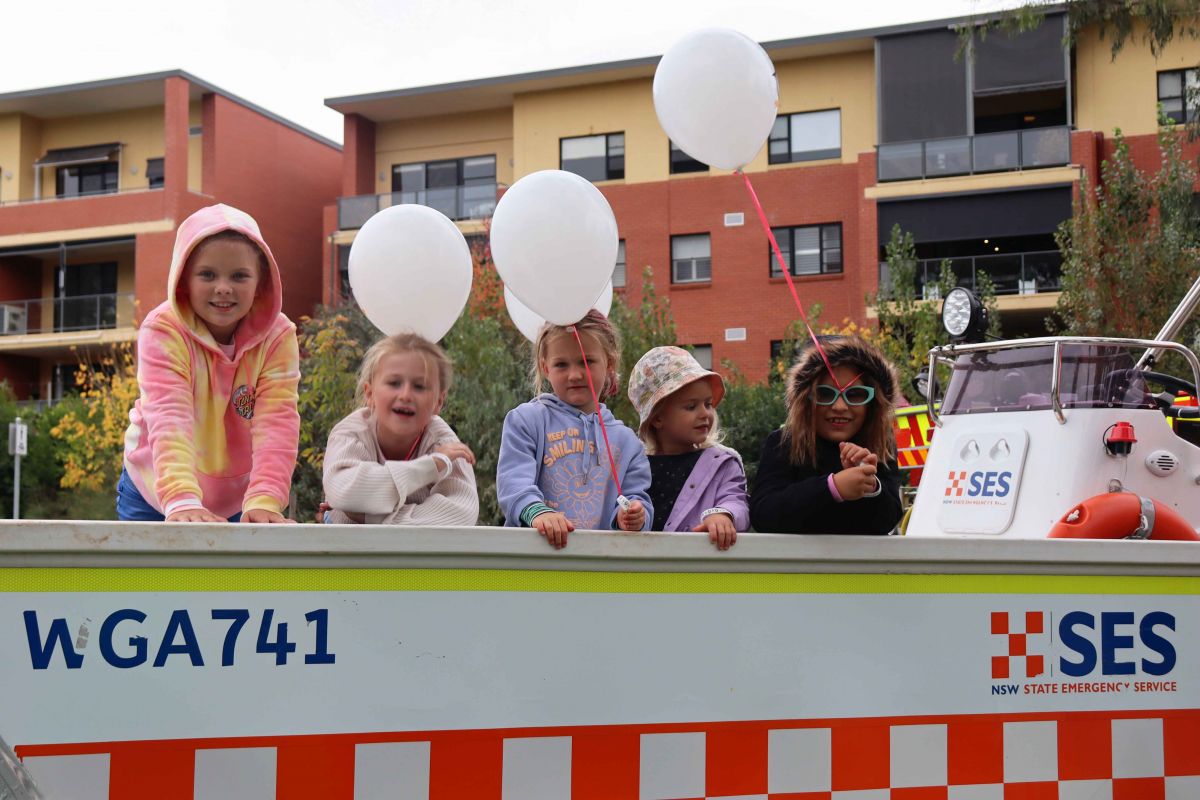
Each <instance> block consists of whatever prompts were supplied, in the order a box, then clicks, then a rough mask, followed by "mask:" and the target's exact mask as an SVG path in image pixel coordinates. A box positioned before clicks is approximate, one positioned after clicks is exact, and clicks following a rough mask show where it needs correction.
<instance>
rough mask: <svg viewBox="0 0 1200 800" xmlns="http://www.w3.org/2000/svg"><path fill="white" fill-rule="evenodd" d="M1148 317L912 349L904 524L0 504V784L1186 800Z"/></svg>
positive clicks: (1163, 418) (225, 792) (117, 792)
mask: <svg viewBox="0 0 1200 800" xmlns="http://www.w3.org/2000/svg"><path fill="white" fill-rule="evenodd" d="M948 299H950V298H948ZM963 302H966V301H963ZM968 305H969V302H968ZM951 310H952V311H953V307H952V309H951ZM964 327H965V326H964ZM1169 338H1170V335H1169V333H1168V334H1165V335H1160V336H1158V337H1157V338H1156V339H1154V340H1148V341H1139V340H1123V339H1096V338H1090V339H1069V338H1051V339H1037V340H1024V341H1019V342H996V343H989V344H956V345H951V346H948V347H944V348H939V349H937V350H935V351H934V352H933V353H932V354H931V363H932V365H933V367H934V368H935V370H936V368H937V367H938V365H944V367H943V368H948V369H949V371H950V373H951V378H950V380H949V383H948V386H947V389H946V392H945V394H944V397H940V398H939V394H938V392H937V387H936V384H935V386H934V387H933V391H931V392H930V395H931V396H932V397H933V398H934V399H935V401H938V402H933V403H931V404H930V409H931V413H930V421H931V423H932V424H933V426H934V427H933V428H931V429H930V430H929V431H926V432H922V434H921V438H922V439H923V440H924V441H928V436H927V435H926V434H929V435H932V446H931V447H930V449H929V451H928V456H927V461H926V463H925V476H924V479H923V480H922V481H921V485H920V490H919V492H918V495H917V499H916V504H915V506H914V508H913V512H912V518H911V520H910V522H909V524H908V534H909V535H908V536H892V537H855V536H788V535H775V534H769V533H762V534H747V535H744V536H742V537H740V538H739V541H738V543H737V545H736V546H735V547H734V548H732V549H731V550H729V551H724V552H720V551H717V550H716V549H715V548H713V547H712V546H711V545H710V544H709V543H708V541H707V538H706V537H705V536H703V535H701V534H646V535H627V534H619V533H612V532H592V531H577V532H576V533H575V534H573V536H572V538H571V542H570V544H569V546H568V547H567V548H566V549H564V550H562V551H555V550H552V549H551V548H548V547H546V546H545V544H544V542H542V541H541V540H540V539H539V537H538V536H537V535H536V534H533V533H531V532H530V531H527V530H518V529H489V528H469V529H445V528H443V529H419V528H417V529H414V528H394V527H386V526H369V525H363V526H335V525H319V526H318V525H299V526H281V525H273V526H272V525H264V526H252V525H201V524H192V525H166V524H161V523H98V522H97V523H77V522H4V523H0V642H3V643H4V647H2V648H0V736H2V737H3V740H2V741H0V797H5V798H7V797H13V798H16V799H17V800H30V799H31V798H35V797H46V798H70V799H71V800H125V799H126V798H128V799H129V800H145V799H146V798H155V799H156V800H158V799H159V798H164V799H166V800H217V798H220V799H221V800H226V798H236V799H237V800H260V799H261V800H275V799H276V798H279V799H281V800H282V799H283V798H286V799H287V800H318V799H319V800H373V799H374V798H380V799H381V800H382V799H383V798H389V799H390V798H419V800H468V798H469V799H470V800H476V799H477V798H483V799H484V800H564V799H566V798H570V799H571V800H680V799H681V798H713V799H714V800H715V799H716V798H725V799H726V800H731V799H732V798H783V797H789V798H805V799H806V800H816V799H818V798H819V800H868V799H874V798H881V799H882V798H888V797H892V798H899V797H912V798H918V797H938V798H944V799H946V800H950V799H952V798H1005V797H1008V798H1011V797H1026V798H1041V797H1060V798H1068V797H1070V798H1075V797H1112V798H1139V799H1140V798H1195V797H1200V758H1197V756H1196V753H1197V752H1200V675H1198V674H1197V671H1196V669H1195V665H1196V664H1197V663H1200V547H1196V546H1195V545H1194V543H1192V542H1188V541H1155V540H1159V539H1172V538H1174V539H1186V538H1191V537H1192V536H1194V534H1195V530H1194V527H1193V525H1194V524H1195V522H1196V520H1198V519H1200V492H1198V491H1197V486H1196V484H1197V480H1198V477H1200V448H1197V447H1196V446H1195V445H1193V444H1191V443H1190V442H1188V441H1185V440H1184V439H1182V438H1181V437H1180V436H1179V435H1177V433H1176V432H1175V431H1173V430H1172V428H1171V427H1170V426H1169V425H1168V424H1167V422H1168V417H1169V416H1170V415H1176V416H1181V417H1186V416H1191V415H1193V414H1194V410H1190V409H1181V408H1180V407H1177V406H1176V405H1175V404H1174V403H1173V402H1172V401H1171V400H1170V398H1169V397H1168V398H1166V399H1160V398H1158V397H1155V396H1154V395H1151V394H1150V393H1149V392H1148V390H1147V388H1146V385H1147V383H1148V382H1151V381H1155V380H1158V381H1164V382H1166V383H1167V384H1168V386H1169V388H1172V389H1182V390H1183V391H1187V392H1190V393H1192V394H1194V392H1195V388H1194V385H1192V384H1194V383H1195V381H1196V380H1197V373H1200V363H1198V362H1197V359H1196V357H1195V356H1194V355H1193V354H1192V353H1191V352H1190V351H1188V350H1187V349H1186V348H1183V347H1181V346H1180V345H1178V344H1174V343H1171V342H1170V341H1167V339H1169ZM1131 350H1132V354H1131ZM1168 351H1170V352H1174V353H1177V354H1178V357H1179V358H1180V359H1182V361H1183V363H1184V364H1186V365H1187V369H1188V370H1190V372H1191V379H1192V380H1191V384H1189V383H1188V382H1186V381H1184V382H1179V381H1178V380H1177V379H1173V378H1171V379H1168V378H1165V377H1163V376H1157V375H1154V374H1153V373H1152V372H1149V371H1148V368H1149V366H1150V364H1151V358H1153V357H1156V356H1157V355H1158V354H1161V353H1164V352H1168ZM1139 353H1140V355H1139ZM935 370H931V373H930V374H931V375H934V376H936V371H935ZM913 438H915V437H910V442H909V444H908V445H904V447H918V448H919V446H920V445H921V444H923V442H921V441H917V442H914V441H913ZM906 452H907V453H913V452H916V451H913V450H909V451H906V450H904V449H902V451H901V454H902V458H903V457H904V454H905V453H906ZM1096 498H1099V499H1096ZM1181 520H1182V524H1181V522H1180V521H1181ZM1052 531H1053V533H1054V535H1057V534H1059V533H1062V534H1064V535H1075V534H1077V533H1081V532H1082V533H1084V534H1086V535H1087V536H1094V535H1100V536H1104V537H1107V538H1114V537H1116V538H1124V537H1127V536H1134V537H1139V538H1144V539H1150V541H1149V542H1144V541H1143V542H1128V541H1055V540H1052V539H1050V538H1049V535H1051V534H1052ZM4 741H7V742H8V743H10V744H11V745H12V746H13V751H15V756H12V755H9V754H7V751H6V748H5V747H4V745H3V742H4ZM34 781H36V784H37V787H38V788H35V787H34V785H33V782H34ZM39 789H40V794H39ZM6 792H7V793H6Z"/></svg>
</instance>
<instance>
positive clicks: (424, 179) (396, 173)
mask: <svg viewBox="0 0 1200 800" xmlns="http://www.w3.org/2000/svg"><path fill="white" fill-rule="evenodd" d="M475 158H490V159H491V160H492V179H491V180H490V181H489V180H486V179H483V178H464V177H463V167H464V166H465V163H466V162H467V161H469V160H471V159H475ZM451 161H453V162H454V163H455V169H456V171H457V175H456V176H455V180H456V181H457V183H455V184H454V185H455V186H458V187H461V186H484V185H487V184H489V183H496V154H495V153H482V154H480V155H475V156H462V157H459V158H435V159H426V160H425V161H406V162H404V163H402V164H401V163H397V164H392V188H391V192H392V194H397V193H400V192H403V191H404V190H403V189H402V188H400V187H399V186H398V185H397V181H399V179H400V170H401V169H403V168H405V167H420V168H421V188H420V189H415V190H410V191H420V192H427V191H429V165H430V164H445V163H447V162H451ZM464 181H470V182H469V183H464ZM434 188H437V189H442V188H447V187H442V186H438V187H434Z"/></svg>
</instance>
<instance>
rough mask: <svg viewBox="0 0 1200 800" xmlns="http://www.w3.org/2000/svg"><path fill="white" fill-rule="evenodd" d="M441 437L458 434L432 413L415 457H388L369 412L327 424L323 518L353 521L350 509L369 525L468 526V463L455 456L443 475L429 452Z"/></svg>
mask: <svg viewBox="0 0 1200 800" xmlns="http://www.w3.org/2000/svg"><path fill="white" fill-rule="evenodd" d="M447 441H450V442H457V441H458V437H457V436H455V435H454V431H453V430H451V429H450V426H449V425H447V424H446V423H445V421H444V420H443V419H442V418H441V417H438V416H435V417H434V418H433V419H432V420H430V423H429V427H428V428H426V429H425V435H424V436H422V437H421V443H420V445H419V447H418V449H417V454H416V457H415V458H413V459H412V460H411V461H388V460H387V459H385V458H384V457H383V452H382V451H381V450H380V449H379V440H378V439H377V438H376V435H375V419H374V417H372V416H371V415H370V412H369V410H368V409H366V408H360V409H357V410H356V411H354V412H352V413H351V414H350V415H349V416H348V417H346V418H345V419H343V420H342V421H341V422H339V423H338V424H337V425H335V426H334V427H333V430H332V431H330V433H329V444H328V445H327V446H326V448H325V467H324V480H323V482H324V485H325V502H327V503H329V505H331V506H333V509H334V510H333V511H331V512H330V514H329V518H328V519H329V522H330V523H337V524H346V523H352V522H355V520H352V519H350V517H348V516H347V515H346V512H350V513H355V514H362V515H364V516H365V517H366V520H365V521H366V522H367V523H372V524H379V523H382V524H387V525H433V526H437V525H457V526H467V525H474V524H475V523H476V522H477V521H478V519H479V493H478V492H477V490H476V488H475V472H474V471H473V470H472V469H471V465H470V464H468V463H467V462H466V460H465V459H461V458H458V459H455V460H454V462H453V464H452V466H451V469H450V470H449V472H448V474H447V473H446V471H445V468H444V466H443V464H444V463H445V462H444V460H443V459H439V458H434V457H433V456H432V455H430V453H432V452H433V448H434V446H436V445H437V444H439V443H441V442H447Z"/></svg>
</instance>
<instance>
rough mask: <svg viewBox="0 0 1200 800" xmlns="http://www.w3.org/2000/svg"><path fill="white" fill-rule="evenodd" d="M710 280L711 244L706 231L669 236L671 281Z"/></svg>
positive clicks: (692, 281)
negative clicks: (689, 234)
mask: <svg viewBox="0 0 1200 800" xmlns="http://www.w3.org/2000/svg"><path fill="white" fill-rule="evenodd" d="M711 280H712V244H711V243H710V242H709V238H708V234H707V233H699V234H694V235H691V236H672V237H671V283H704V282H707V281H711Z"/></svg>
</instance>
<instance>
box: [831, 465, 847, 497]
mask: <svg viewBox="0 0 1200 800" xmlns="http://www.w3.org/2000/svg"><path fill="white" fill-rule="evenodd" d="M828 483H829V493H830V494H831V495H833V499H834V500H836V501H837V502H839V503H844V502H846V499H845V498H844V497H842V493H841V492H839V491H838V488H837V483H835V482H834V480H833V473H832V472H831V473H829V480H828Z"/></svg>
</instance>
